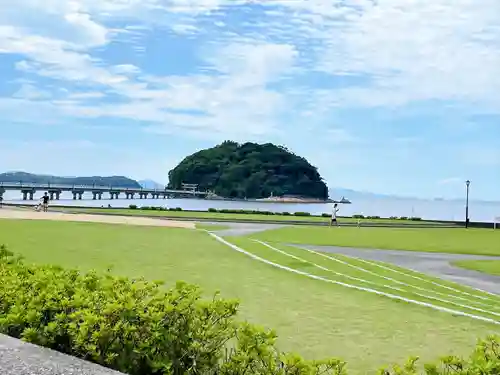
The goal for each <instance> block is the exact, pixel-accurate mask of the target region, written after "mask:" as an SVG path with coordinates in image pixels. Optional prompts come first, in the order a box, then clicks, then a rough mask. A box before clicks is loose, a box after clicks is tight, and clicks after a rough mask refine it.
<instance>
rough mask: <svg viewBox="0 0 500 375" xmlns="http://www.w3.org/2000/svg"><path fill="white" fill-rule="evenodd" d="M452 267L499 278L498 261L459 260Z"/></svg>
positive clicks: (499, 264) (499, 263) (499, 262)
mask: <svg viewBox="0 0 500 375" xmlns="http://www.w3.org/2000/svg"><path fill="white" fill-rule="evenodd" d="M453 265H455V266H457V267H461V268H465V269H468V270H472V271H479V272H482V273H487V274H489V275H494V276H500V260H461V261H457V262H453Z"/></svg>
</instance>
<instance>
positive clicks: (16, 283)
mask: <svg viewBox="0 0 500 375" xmlns="http://www.w3.org/2000/svg"><path fill="white" fill-rule="evenodd" d="M237 311H238V302H237V301H235V300H224V299H221V298H219V296H218V295H215V296H214V298H212V299H211V300H208V301H206V300H202V299H201V292H200V290H199V288H197V287H196V286H192V285H188V284H185V283H182V282H179V283H177V285H176V286H175V287H174V288H173V289H171V290H165V289H164V288H162V287H161V283H159V282H147V281H145V280H143V279H140V280H130V279H127V278H121V277H116V276H112V275H111V274H109V273H106V274H104V275H98V274H97V273H95V272H90V273H80V272H78V271H76V270H65V269H63V268H60V267H55V266H33V265H26V264H25V263H23V261H22V260H21V259H20V258H17V257H14V256H13V254H12V253H10V252H9V251H7V249H6V248H5V247H4V246H1V247H0V333H3V334H7V335H10V336H12V337H16V338H21V339H23V340H25V341H28V342H31V343H34V344H38V345H41V346H45V347H48V348H51V349H55V350H58V351H60V352H63V353H66V354H70V355H73V356H76V357H79V358H82V359H86V360H90V361H92V362H95V363H98V364H101V365H104V366H107V367H109V368H112V369H115V370H118V371H122V372H124V373H128V374H130V375H160V374H161V375H166V374H176V375H177V374H179V375H180V374H207V375H211V374H213V375H216V374H217V375H257V374H260V375H275V374H276V375H302V374H303V375H319V374H325V375H326V374H332V375H346V374H347V371H346V365H345V363H344V362H342V361H341V360H338V359H329V360H324V361H306V360H304V359H303V358H302V357H300V356H298V355H294V354H287V353H282V352H280V351H279V350H278V349H277V348H276V338H277V336H276V333H275V332H274V331H269V330H265V329H263V328H259V327H256V326H254V325H251V324H248V323H241V322H238V321H236V320H235V317H236V314H237ZM374 373H375V372H374ZM378 374H379V375H418V374H425V375H498V374H500V344H499V341H498V338H496V337H490V338H488V339H487V340H483V341H480V342H479V343H478V345H477V347H476V349H475V350H474V352H473V353H472V354H471V355H470V357H469V358H459V357H453V356H449V357H444V358H442V359H441V360H440V361H439V362H438V363H431V364H425V365H424V366H418V362H417V358H410V359H409V360H408V362H407V363H406V364H404V365H403V366H393V367H392V368H391V369H381V370H379V371H378Z"/></svg>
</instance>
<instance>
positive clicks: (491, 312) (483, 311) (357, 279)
mask: <svg viewBox="0 0 500 375" xmlns="http://www.w3.org/2000/svg"><path fill="white" fill-rule="evenodd" d="M253 241H254V242H257V243H260V244H261V245H264V246H266V247H268V248H269V249H271V250H274V251H277V252H279V253H281V254H283V255H286V256H289V257H291V258H293V259H296V260H298V261H301V262H304V263H307V264H310V265H312V266H314V267H317V268H319V269H322V270H325V271H328V272H331V273H333V274H336V275H338V276H342V277H346V278H348V279H351V280H356V281H360V282H363V283H366V284H370V285H374V286H378V287H383V288H387V289H391V290H395V291H398V292H402V293H413V294H415V295H416V296H419V297H422V298H427V299H431V300H434V301H439V302H442V303H447V304H450V305H455V306H458V307H463V308H464V309H469V310H475V311H479V312H482V313H486V314H491V315H495V316H500V313H497V312H494V311H489V310H484V309H480V308H478V307H474V306H469V305H462V304H461V303H457V302H453V301H449V300H447V299H441V298H437V297H432V296H429V295H426V294H420V293H417V292H411V291H408V290H403V289H400V288H396V287H393V286H390V285H385V284H382V285H381V284H378V283H376V282H373V281H369V280H364V279H360V278H357V277H353V276H348V275H346V274H343V273H340V272H335V271H332V270H330V269H328V268H326V267H323V266H320V265H319V264H316V263H313V262H310V261H308V260H305V259H302V258H300V257H298V256H295V255H292V254H289V253H287V252H286V251H284V250H280V249H277V248H275V247H273V246H271V245H269V244H267V243H265V242H262V241H259V240H253ZM427 292H429V291H427Z"/></svg>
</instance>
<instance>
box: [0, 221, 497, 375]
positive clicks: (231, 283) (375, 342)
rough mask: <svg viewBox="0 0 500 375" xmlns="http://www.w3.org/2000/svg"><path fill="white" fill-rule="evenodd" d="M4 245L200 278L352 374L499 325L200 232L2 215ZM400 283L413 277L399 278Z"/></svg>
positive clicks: (460, 345) (92, 264)
mask: <svg viewBox="0 0 500 375" xmlns="http://www.w3.org/2000/svg"><path fill="white" fill-rule="evenodd" d="M234 241H235V242H237V244H238V245H240V246H241V247H244V248H245V249H246V250H248V251H250V252H253V253H256V254H258V255H260V256H263V257H266V258H269V259H272V260H274V261H278V262H280V264H287V265H289V266H293V267H294V268H298V269H302V270H307V271H308V272H314V273H315V274H316V273H317V274H321V275H323V276H324V277H325V278H326V277H328V278H331V279H333V278H334V277H337V276H335V275H333V273H332V272H331V271H335V272H338V273H342V274H345V275H348V276H349V275H351V277H359V278H361V277H364V279H366V280H365V281H369V282H371V283H372V284H370V285H371V287H383V285H382V283H384V284H385V283H386V282H387V281H388V280H386V279H383V278H382V277H380V276H377V275H370V274H368V273H366V272H365V273H363V275H360V274H359V273H358V271H359V270H355V269H353V270H351V269H350V268H351V267H346V266H345V265H342V264H337V262H333V261H331V260H328V259H320V258H319V257H318V256H314V254H306V253H305V252H304V251H303V250H300V249H293V248H291V247H289V246H287V247H283V248H282V249H283V250H284V251H287V252H289V253H292V254H295V255H300V256H301V257H303V258H306V257H311V258H307V259H308V260H309V261H314V263H317V264H319V265H321V266H322V267H324V268H327V269H329V270H330V272H329V271H325V270H321V269H318V268H316V267H313V266H311V265H310V264H308V263H307V262H306V263H304V262H299V261H297V260H294V259H292V262H290V259H289V258H290V257H288V256H284V255H283V254H280V253H277V252H275V251H273V250H271V249H268V248H266V247H265V246H263V245H261V244H257V243H255V242H254V241H252V240H250V239H247V238H238V239H234ZM0 243H4V244H6V245H7V246H8V248H9V249H10V250H12V251H14V252H16V253H18V254H21V255H24V256H25V258H26V260H27V261H28V262H36V263H52V264H59V265H62V266H66V267H78V268H80V269H83V270H88V269H97V270H101V271H105V270H106V269H108V268H109V267H110V266H112V267H113V268H112V272H114V273H116V274H119V275H126V276H131V277H137V276H146V277H147V278H149V279H153V280H158V279H161V280H165V281H166V282H167V285H172V284H173V283H174V282H175V281H177V280H184V281H187V282H191V283H196V284H199V285H201V286H202V287H203V288H204V290H205V291H206V293H207V295H210V294H212V293H213V292H215V291H216V290H220V291H221V292H222V295H223V296H225V297H237V298H239V299H240V300H241V301H242V305H241V318H242V319H248V320H250V321H251V322H253V323H259V324H262V325H264V326H266V327H271V328H275V329H276V330H277V332H278V333H279V335H280V339H279V345H280V347H281V348H282V349H283V350H292V351H296V352H299V353H301V354H303V355H305V356H306V357H308V358H322V357H330V356H338V357H341V358H343V359H345V360H347V361H348V363H349V366H348V368H349V369H350V370H351V373H353V374H365V373H367V371H370V373H373V372H374V371H375V370H376V369H377V368H378V367H379V366H382V365H386V364H390V363H393V362H401V361H404V360H405V359H406V358H407V357H408V356H410V355H419V356H421V357H422V358H423V359H424V360H432V359H435V358H436V357H437V356H439V355H442V354H449V353H456V354H462V353H468V352H469V351H470V350H471V349H472V347H473V345H474V344H475V341H476V339H477V338H478V337H484V336H486V335H487V334H490V333H493V332H499V331H500V328H497V326H495V325H493V324H490V323H486V322H481V321H477V320H473V319H471V318H467V317H461V316H454V315H452V314H449V313H444V312H438V311H434V310H431V309H430V308H427V307H422V306H417V305H412V304H408V303H406V302H402V301H394V300H390V299H388V298H386V297H380V296H377V295H374V294H370V293H367V292H362V291H357V290H352V289H348V288H345V287H342V286H338V285H334V284H330V283H328V282H324V281H319V280H312V279H309V278H307V277H304V276H301V275H296V274H293V273H290V272H287V271H283V270H279V269H275V268H273V267H271V266H269V265H266V264H263V263H260V262H258V261H256V260H253V259H251V258H250V257H248V256H245V255H243V254H240V253H238V252H236V251H234V250H232V249H231V248H229V247H228V246H225V245H223V244H221V243H219V242H217V241H216V240H214V239H213V238H211V237H209V235H208V234H206V233H205V232H204V231H201V230H186V229H171V228H159V227H139V226H138V227H133V226H125V225H107V224H97V223H75V222H53V221H38V220H36V221H35V220H33V221H30V220H26V221H24V220H0ZM280 249H281V247H280ZM278 256H279V257H278ZM344 260H346V258H344ZM353 264H354V263H353ZM369 269H370V270H374V268H373V269H372V268H369ZM320 271H321V272H320ZM350 272H354V273H350ZM380 275H385V274H382V273H381V274H380ZM393 276H394V275H393ZM345 279H347V280H349V282H351V283H352V282H353V280H352V279H349V278H345ZM394 279H395V280H396V279H397V280H399V281H402V282H406V281H408V280H409V279H408V280H406V279H404V278H402V277H400V276H397V277H394ZM373 283H374V284H373ZM365 284H366V283H365ZM389 284H390V285H395V284H397V283H389ZM423 284H425V282H423ZM423 284H415V285H417V286H422V285H423ZM398 285H399V286H401V284H398ZM425 288H427V289H429V290H428V292H439V293H447V294H448V297H447V298H451V299H452V300H453V301H456V302H460V303H464V302H465V303H467V304H470V305H473V306H476V307H481V306H483V307H484V304H487V305H489V306H490V307H488V309H489V311H491V312H495V311H497V306H498V305H497V301H496V300H495V299H493V300H492V301H489V300H488V301H486V300H483V299H481V298H480V297H481V296H478V295H477V294H475V295H473V296H465V298H466V299H465V300H463V299H460V298H463V297H464V295H463V294H460V293H458V292H453V293H452V292H450V291H449V290H446V289H443V288H441V289H439V288H438V287H437V286H434V287H431V286H429V285H426V286H425ZM433 288H434V289H433ZM384 290H385V289H384ZM404 290H406V292H404V291H403V292H402V293H405V295H406V296H408V297H410V296H413V297H415V290H414V288H411V287H405V288H404ZM417 291H418V290H417ZM434 295H436V293H434ZM417 297H418V296H417ZM457 297H460V298H457ZM418 298H420V297H418ZM435 302H436V301H435ZM448 305H449V304H448ZM476 312H477V311H476ZM484 315H485V316H494V315H493V314H490V313H484Z"/></svg>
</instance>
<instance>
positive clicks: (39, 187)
mask: <svg viewBox="0 0 500 375" xmlns="http://www.w3.org/2000/svg"><path fill="white" fill-rule="evenodd" d="M182 187H183V190H173V189H166V188H165V189H142V188H124V187H117V186H98V185H88V186H87V185H57V184H51V183H47V184H32V183H23V182H18V183H9V182H0V198H3V194H4V193H5V192H6V191H7V190H17V191H19V192H21V194H22V198H23V200H33V199H34V195H35V193H36V192H38V191H43V192H47V193H48V194H49V196H50V199H51V200H54V199H55V200H59V199H60V197H61V194H62V193H63V192H71V193H72V194H73V199H74V200H76V199H79V200H81V199H82V197H83V194H84V193H92V199H94V200H96V199H102V195H103V194H109V199H119V198H120V196H121V195H123V196H124V197H125V198H126V199H134V197H135V196H136V195H137V196H138V197H139V198H140V199H147V198H149V197H151V198H153V199H160V198H163V199H165V198H173V197H182V198H184V197H185V198H205V197H206V196H207V195H208V193H207V192H203V191H198V190H197V187H198V186H197V185H194V184H183V185H182Z"/></svg>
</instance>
